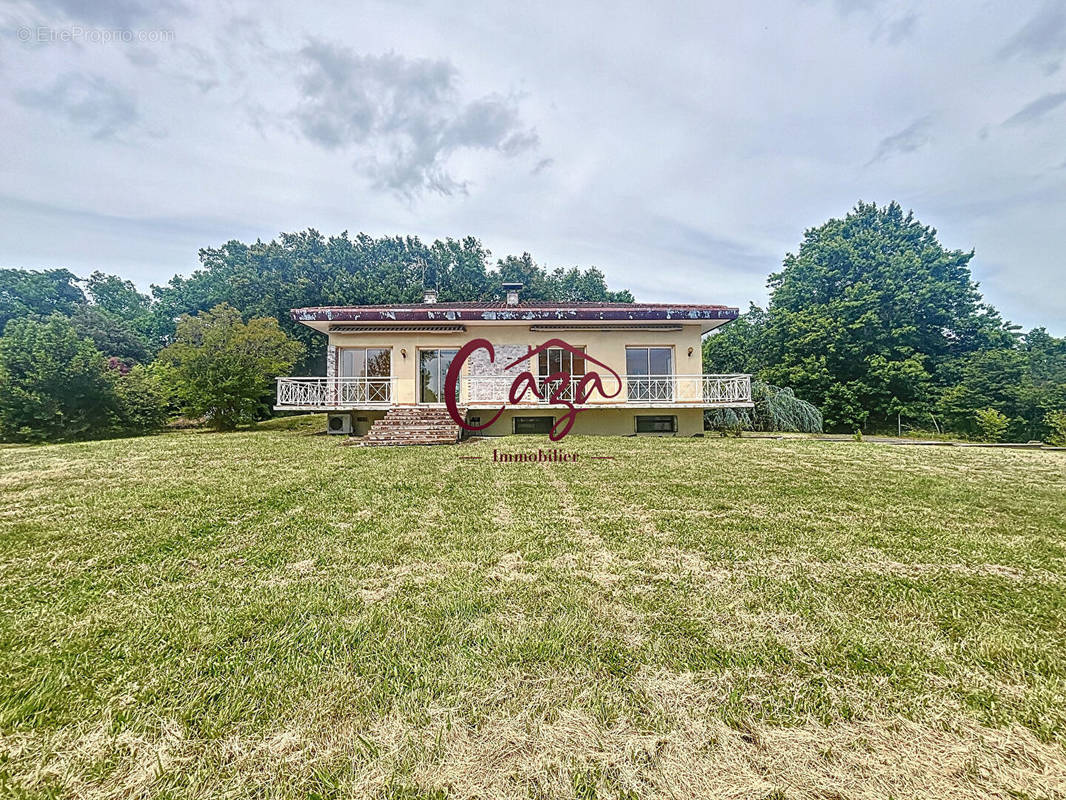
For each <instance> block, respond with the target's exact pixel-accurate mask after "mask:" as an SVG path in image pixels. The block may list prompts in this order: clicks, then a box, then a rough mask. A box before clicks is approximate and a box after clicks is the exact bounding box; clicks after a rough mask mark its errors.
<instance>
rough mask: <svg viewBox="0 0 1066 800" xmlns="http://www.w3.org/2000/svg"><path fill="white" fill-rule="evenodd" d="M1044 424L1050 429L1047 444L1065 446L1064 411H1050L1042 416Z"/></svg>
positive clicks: (1065, 415)
mask: <svg viewBox="0 0 1066 800" xmlns="http://www.w3.org/2000/svg"><path fill="white" fill-rule="evenodd" d="M1044 424H1045V425H1047V426H1048V430H1049V431H1050V433H1049V434H1048V444H1053V445H1055V446H1056V447H1066V411H1052V412H1051V413H1050V414H1048V415H1047V416H1046V417H1044Z"/></svg>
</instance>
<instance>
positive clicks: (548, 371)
mask: <svg viewBox="0 0 1066 800" xmlns="http://www.w3.org/2000/svg"><path fill="white" fill-rule="evenodd" d="M584 351H585V349H584V348H581V353H580V354H576V355H575V354H574V353H571V352H570V351H569V350H564V349H562V348H561V347H549V348H548V349H547V350H542V351H541V352H540V355H539V358H538V370H539V373H538V381H537V391H538V392H540V394H541V397H542V398H543V400H544V402H548V401H549V400H550V399H551V395H552V393H553V392H554V391H555V389H556V387H557V386H558V385H559V384H560V383H561V381H558V380H554V381H549V380H548V379H547V378H548V376H549V375H553V374H556V373H559V372H565V373H566V374H568V375H569V376H570V385H569V386H567V387H566V389H565V390H564V391H563V392H562V393H561V395H560V397H561V398H562V399H564V400H573V399H574V389H575V388H576V387H577V382H578V381H580V380H581V379H582V378H583V377H584V375H585V354H584Z"/></svg>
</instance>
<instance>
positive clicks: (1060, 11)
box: [998, 0, 1066, 75]
mask: <svg viewBox="0 0 1066 800" xmlns="http://www.w3.org/2000/svg"><path fill="white" fill-rule="evenodd" d="M1064 51H1066V5H1064V4H1063V3H1062V2H1061V1H1060V0H1050V2H1048V3H1047V4H1046V5H1044V7H1043V8H1041V9H1040V10H1039V11H1038V12H1037V13H1036V14H1034V15H1033V16H1032V18H1030V20H1029V21H1028V22H1026V23H1025V25H1023V26H1022V27H1021V28H1020V29H1019V30H1018V32H1017V33H1015V34H1014V36H1012V37H1011V38H1010V39H1009V40H1008V41H1007V43H1006V44H1005V45H1003V47H1002V48H1000V50H999V54H998V55H999V57H1000V58H1001V59H1009V58H1015V57H1022V58H1032V59H1036V60H1038V61H1043V67H1044V71H1045V72H1046V73H1047V74H1049V75H1050V74H1051V73H1053V72H1056V71H1057V70H1058V68H1059V66H1060V65H1061V63H1062V55H1063V52H1064Z"/></svg>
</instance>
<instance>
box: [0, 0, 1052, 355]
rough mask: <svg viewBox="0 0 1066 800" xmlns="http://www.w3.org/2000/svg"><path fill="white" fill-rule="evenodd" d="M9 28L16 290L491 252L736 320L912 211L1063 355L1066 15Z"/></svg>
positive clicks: (124, 17) (119, 22)
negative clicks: (250, 252)
mask: <svg viewBox="0 0 1066 800" xmlns="http://www.w3.org/2000/svg"><path fill="white" fill-rule="evenodd" d="M0 23H2V25H0V28H2V30H0V141H2V146H3V150H2V156H0V173H2V176H3V179H2V183H0V214H2V220H3V224H2V225H0V265H2V266H18V267H33V268H44V267H58V266H62V267H67V268H69V269H71V270H72V271H74V272H76V273H79V274H83V275H84V274H87V273H88V272H89V271H91V270H93V269H101V270H104V271H106V272H116V273H118V274H121V275H123V276H126V277H129V278H131V279H133V280H134V281H135V282H136V283H137V284H139V285H140V286H141V287H142V288H147V287H148V285H149V284H150V283H153V282H155V283H162V282H165V281H166V280H167V279H169V278H170V277H171V275H173V274H174V273H185V274H187V273H189V272H191V271H192V270H194V269H195V268H196V267H197V265H198V261H197V255H196V254H197V250H198V249H199V248H201V247H208V246H215V245H218V244H221V243H222V242H224V241H227V240H229V239H242V240H244V241H252V240H254V239H256V238H257V237H258V238H263V239H271V238H273V237H274V236H276V235H277V234H278V233H279V232H280V231H295V230H300V229H304V228H307V227H314V228H316V229H318V230H319V231H322V232H323V233H326V234H331V233H339V232H340V231H342V230H348V231H351V232H353V233H354V232H358V231H365V232H367V233H371V234H374V235H383V234H417V235H418V236H421V237H422V238H423V239H425V240H427V241H431V240H432V239H434V238H437V237H446V236H453V237H460V236H466V235H474V236H477V237H479V238H480V239H481V240H482V241H483V242H484V244H485V245H486V246H487V247H489V248H490V249H491V250H492V251H493V253H494V255H495V256H503V255H506V254H508V253H516V254H517V253H521V252H522V251H529V252H530V253H532V254H533V256H534V258H535V259H537V261H538V262H539V263H541V264H543V265H546V266H549V267H555V266H573V265H579V266H583V267H586V266H598V267H600V268H601V269H603V270H604V271H605V272H606V273H607V277H608V281H609V283H610V284H611V285H612V287H615V288H622V287H627V288H630V289H632V290H633V292H634V293H635V294H636V296H637V299H639V300H661V301H699V302H717V303H728V304H730V305H738V306H741V307H744V306H746V304H747V302H748V301H749V300H754V301H756V302H758V303H760V304H761V303H764V302H765V300H766V288H765V281H766V276H767V275H768V274H769V273H770V272H772V271H776V270H777V269H778V268H779V267H780V264H781V259H782V257H783V256H784V254H785V253H786V252H788V251H795V249H796V248H797V247H798V244H799V242H800V240H801V237H802V234H803V231H804V229H806V228H808V227H811V226H814V225H818V224H820V223H821V222H823V221H825V220H826V219H828V218H829V217H832V216H841V215H843V214H844V213H846V212H847V211H848V209H849V208H851V207H852V206H853V205H854V204H855V202H856V201H857V200H859V199H863V200H867V201H877V202H878V203H882V204H883V203H887V202H888V201H890V200H897V201H899V202H900V203H901V204H903V206H904V207H905V208H913V209H914V211H915V212H916V213H917V215H918V217H919V218H920V219H921V220H922V221H923V222H925V223H927V224H931V225H933V226H935V227H936V228H938V229H939V232H940V237H941V240H942V242H943V243H944V244H945V245H946V246H948V247H952V248H956V247H957V248H963V249H970V248H974V249H975V250H976V251H977V255H976V258H975V259H974V261H973V269H974V273H975V276H976V278H977V280H979V281H980V283H981V286H982V290H983V292H984V293H985V297H986V299H987V300H988V301H989V302H991V303H993V304H994V305H996V306H997V307H998V308H999V309H1000V310H1001V311H1002V312H1003V313H1004V315H1005V316H1006V317H1008V318H1009V319H1011V320H1013V321H1015V322H1017V323H1020V324H1022V325H1023V326H1025V327H1027V328H1028V327H1031V326H1035V325H1041V324H1043V325H1046V326H1047V327H1048V328H1049V329H1050V330H1051V331H1052V332H1053V333H1056V334H1059V335H1062V334H1066V269H1064V258H1063V252H1064V246H1066V241H1064V240H1066V66H1064V64H1063V60H1064V58H1066V0H1063V2H1012V3H1006V2H995V3H993V2H988V3H981V2H958V3H948V2H937V3H923V2H902V3H888V2H884V3H882V2H877V1H876V0H855V1H854V2H845V1H844V0H825V2H816V1H815V0H810V2H781V3H769V2H768V3H737V2H728V3H726V2H717V3H714V2H689V3H676V4H673V3H661V2H655V3H651V2H648V3H641V4H624V3H603V4H595V5H594V4H575V3H559V4H554V3H548V2H535V3H524V4H517V3H513V4H512V3H499V2H496V3H484V4H470V3H464V2H457V1H456V0H449V1H448V2H441V3H438V4H421V3H416V2H390V3H336V4H331V3H330V4H325V3H323V4H317V3H300V4H293V3H288V4H281V3H279V4H273V3H264V2H261V3H254V4H247V5H245V4H241V3H235V2H224V3H220V4H215V3H212V4H206V3H205V4H202V5H197V4H194V3H192V2H191V0H161V1H159V2H154V3H143V4H142V3H141V2H140V1H139V0H96V1H95V2H93V1H92V0H88V1H86V2H78V1H77V0H38V2H35V3H19V2H16V3H9V4H8V5H6V6H5V7H4V9H3V10H2V11H0ZM116 30H117V31H119V32H120V33H119V34H115V33H113V32H114V31H116ZM123 30H128V31H129V32H130V33H129V34H128V35H126V34H122V33H121V31H123ZM108 39H110V40H111V41H108ZM121 39H129V40H131V41H121Z"/></svg>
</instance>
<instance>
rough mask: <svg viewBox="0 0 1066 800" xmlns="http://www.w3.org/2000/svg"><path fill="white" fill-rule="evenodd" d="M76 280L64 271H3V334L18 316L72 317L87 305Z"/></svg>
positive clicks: (0, 300) (0, 279) (0, 272)
mask: <svg viewBox="0 0 1066 800" xmlns="http://www.w3.org/2000/svg"><path fill="white" fill-rule="evenodd" d="M77 280H78V279H77V277H76V276H75V275H74V274H73V273H71V272H69V271H67V270H65V269H46V270H26V269H0V333H2V332H3V329H4V325H6V324H7V322H8V320H11V319H15V318H16V317H26V316H36V317H48V316H50V315H52V314H54V313H56V312H58V313H60V314H64V315H69V314H71V313H72V312H73V311H74V309H75V308H77V307H78V306H80V305H83V304H84V303H85V295H84V294H83V293H82V291H81V289H79V288H78V285H77Z"/></svg>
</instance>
